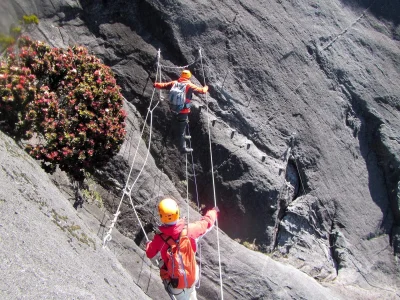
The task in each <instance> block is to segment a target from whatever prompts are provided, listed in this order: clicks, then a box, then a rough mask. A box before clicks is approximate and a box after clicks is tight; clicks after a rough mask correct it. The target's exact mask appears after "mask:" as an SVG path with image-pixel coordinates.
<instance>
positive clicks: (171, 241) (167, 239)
mask: <svg viewBox="0 0 400 300" xmlns="http://www.w3.org/2000/svg"><path fill="white" fill-rule="evenodd" d="M159 236H160V237H161V238H162V240H163V241H164V243H166V244H168V246H170V247H172V246H174V245H176V244H179V240H180V239H181V237H183V236H187V227H185V228H183V229H182V231H181V233H180V235H179V239H178V241H177V242H175V241H174V239H173V238H172V237H170V236H169V235H166V234H165V233H160V234H159Z"/></svg>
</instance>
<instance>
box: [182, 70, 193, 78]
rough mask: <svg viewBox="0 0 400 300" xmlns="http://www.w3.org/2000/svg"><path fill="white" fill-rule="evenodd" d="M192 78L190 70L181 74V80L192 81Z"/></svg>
mask: <svg viewBox="0 0 400 300" xmlns="http://www.w3.org/2000/svg"><path fill="white" fill-rule="evenodd" d="M190 77H192V73H190V71H189V70H183V71H182V73H181V78H186V79H190Z"/></svg>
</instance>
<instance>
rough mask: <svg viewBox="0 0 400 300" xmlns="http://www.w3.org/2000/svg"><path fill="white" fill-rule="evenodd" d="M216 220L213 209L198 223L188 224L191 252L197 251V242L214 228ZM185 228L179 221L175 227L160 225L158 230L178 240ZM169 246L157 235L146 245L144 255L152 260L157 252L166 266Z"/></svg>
mask: <svg viewBox="0 0 400 300" xmlns="http://www.w3.org/2000/svg"><path fill="white" fill-rule="evenodd" d="M216 219H217V211H216V210H214V209H211V210H209V211H208V212H207V213H206V214H205V216H204V217H202V218H201V220H200V221H197V222H194V223H189V225H188V237H189V239H190V242H191V244H192V248H193V250H194V251H195V252H196V251H197V241H198V239H199V238H201V237H202V236H203V235H205V234H206V233H207V232H208V231H210V230H211V228H212V227H213V226H214V223H215V220H216ZM184 227H185V220H184V219H180V220H179V221H178V222H177V223H176V224H175V225H172V226H166V225H161V226H159V227H158V228H159V229H160V231H161V232H162V233H164V234H166V235H168V236H170V237H172V238H173V239H174V240H177V239H178V238H179V235H180V233H181V231H182V229H183V228H184ZM168 248H169V246H168V244H167V243H165V242H164V240H163V239H162V238H161V236H160V235H159V234H156V235H155V236H154V238H153V240H152V241H151V242H149V243H147V245H146V255H147V257H148V258H153V257H154V256H156V254H157V253H158V252H161V258H162V259H163V261H164V264H165V265H167V264H168V256H167V250H168Z"/></svg>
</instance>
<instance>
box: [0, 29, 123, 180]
mask: <svg viewBox="0 0 400 300" xmlns="http://www.w3.org/2000/svg"><path fill="white" fill-rule="evenodd" d="M17 43H18V44H17V45H16V46H14V47H12V48H9V49H8V51H7V54H6V56H5V58H4V59H3V61H1V62H0V97H1V99H0V121H2V124H1V127H2V129H3V130H4V131H6V132H7V133H9V134H10V135H12V136H14V137H15V138H17V139H25V140H28V139H30V140H29V144H28V145H27V150H28V152H29V153H30V154H31V155H32V156H33V157H34V158H36V159H38V160H41V161H42V166H43V167H44V168H45V170H46V171H48V172H53V171H54V170H55V168H56V166H57V165H59V166H60V168H61V169H62V170H64V171H67V172H68V173H70V174H71V175H73V176H74V177H75V178H76V179H81V178H82V176H83V172H84V171H85V170H86V171H91V170H92V169H93V168H94V167H96V166H98V165H100V164H103V163H104V162H105V161H107V160H108V159H109V158H111V157H112V156H113V155H115V153H116V152H117V151H118V150H119V148H120V146H121V144H122V142H123V140H124V137H125V133H126V132H125V123H124V121H125V117H126V113H125V111H124V110H123V109H122V95H121V93H120V89H119V86H118V85H117V84H116V81H115V79H114V75H113V73H112V71H111V69H110V68H109V67H107V66H105V65H104V64H102V63H101V62H100V60H99V59H98V58H96V57H95V56H93V55H90V54H89V53H88V51H87V49H86V48H83V47H72V48H68V49H59V48H50V47H49V46H48V45H46V44H43V43H41V42H37V41H31V40H30V39H28V38H26V37H22V38H20V39H19V40H18V41H17ZM17 53H18V54H17ZM32 137H35V138H34V139H31V138H32ZM33 140H35V141H37V142H36V143H33V142H32V141H33Z"/></svg>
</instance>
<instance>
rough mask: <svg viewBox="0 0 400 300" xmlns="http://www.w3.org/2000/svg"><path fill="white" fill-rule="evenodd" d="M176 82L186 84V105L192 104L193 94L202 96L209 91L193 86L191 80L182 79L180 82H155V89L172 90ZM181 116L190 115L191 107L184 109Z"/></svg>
mask: <svg viewBox="0 0 400 300" xmlns="http://www.w3.org/2000/svg"><path fill="white" fill-rule="evenodd" d="M176 82H184V83H186V101H185V103H190V101H191V100H192V97H193V92H197V93H200V94H205V93H207V90H204V88H202V87H198V86H197V85H195V84H193V83H192V82H191V81H190V80H189V79H186V78H182V77H180V78H179V79H178V80H173V81H169V82H155V83H154V87H155V88H158V89H171V88H172V86H173V85H174V84H175V83H176ZM179 113H180V114H188V113H190V108H189V107H184V108H183V109H182V110H181V111H180V112H179Z"/></svg>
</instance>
